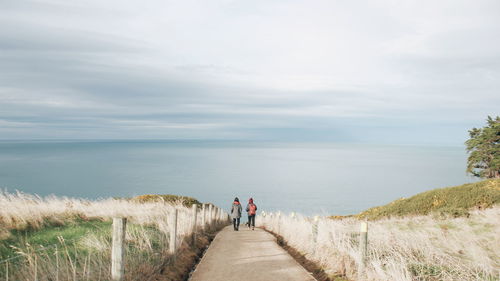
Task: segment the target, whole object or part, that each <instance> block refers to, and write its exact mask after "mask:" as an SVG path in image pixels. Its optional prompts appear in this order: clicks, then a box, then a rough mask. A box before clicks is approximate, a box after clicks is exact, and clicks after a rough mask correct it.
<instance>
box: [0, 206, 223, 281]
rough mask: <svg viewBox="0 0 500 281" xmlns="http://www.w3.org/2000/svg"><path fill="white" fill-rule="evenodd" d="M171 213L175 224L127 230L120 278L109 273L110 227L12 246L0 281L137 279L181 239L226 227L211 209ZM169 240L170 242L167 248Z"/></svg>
mask: <svg viewBox="0 0 500 281" xmlns="http://www.w3.org/2000/svg"><path fill="white" fill-rule="evenodd" d="M175 213H176V220H175V221H172V216H170V217H166V218H165V220H166V221H165V222H162V223H163V224H162V223H158V224H157V225H140V224H135V223H130V224H128V225H127V228H126V233H124V236H125V240H124V242H125V243H123V247H124V248H123V253H124V255H123V268H125V269H126V270H125V271H126V276H120V278H119V279H114V276H112V273H111V267H112V266H111V265H112V254H111V250H112V244H113V235H115V234H114V233H113V232H112V231H111V229H112V227H111V225H110V226H109V227H106V228H103V229H97V230H96V231H91V232H89V233H87V234H85V235H84V236H82V237H78V238H75V239H71V240H65V239H64V238H63V237H62V236H58V242H57V243H56V244H51V245H30V244H25V245H22V246H15V247H14V246H12V247H11V248H12V250H13V253H15V255H13V256H10V257H7V258H5V259H3V260H0V281H3V280H6V281H17V280H37V281H42V280H56V281H59V280H110V279H113V280H122V279H123V278H125V277H126V279H127V280H141V279H144V278H147V276H148V274H150V275H152V274H155V273H157V272H159V271H160V270H161V268H162V267H164V266H165V264H164V263H165V257H168V256H171V255H172V254H174V255H175V253H176V249H177V248H178V247H179V245H180V243H182V240H183V237H187V236H190V235H192V234H194V233H197V232H209V231H213V230H215V229H217V227H218V225H220V224H224V223H227V214H226V213H224V212H223V211H222V210H221V209H219V208H217V207H215V206H212V205H203V206H202V208H199V207H197V206H193V208H182V209H179V215H178V216H177V211H176V212H175ZM165 224H168V225H169V226H168V227H165V226H164V225H165ZM162 225H163V227H162ZM174 225H175V228H174V227H173V226H174ZM172 241H176V242H174V244H173V245H172V243H171V242H172ZM172 247H173V248H174V249H172Z"/></svg>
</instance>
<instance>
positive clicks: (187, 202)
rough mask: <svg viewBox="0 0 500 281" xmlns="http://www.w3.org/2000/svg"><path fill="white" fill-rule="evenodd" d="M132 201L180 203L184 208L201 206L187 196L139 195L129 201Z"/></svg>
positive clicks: (198, 202)
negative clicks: (194, 205) (195, 205)
mask: <svg viewBox="0 0 500 281" xmlns="http://www.w3.org/2000/svg"><path fill="white" fill-rule="evenodd" d="M131 200H132V201H136V202H140V203H145V202H158V201H164V202H167V203H177V202H180V203H181V204H183V205H184V206H186V207H191V206H192V205H193V204H197V205H201V202H200V201H198V200H196V199H195V198H193V197H188V196H179V195H170V194H166V195H157V194H145V195H140V196H136V197H134V198H132V199H131Z"/></svg>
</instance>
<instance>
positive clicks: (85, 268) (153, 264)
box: [0, 192, 225, 280]
mask: <svg viewBox="0 0 500 281" xmlns="http://www.w3.org/2000/svg"><path fill="white" fill-rule="evenodd" d="M175 210H177V211H178V223H177V234H178V237H179V238H180V239H177V243H178V245H177V246H176V249H181V248H183V244H185V243H186V241H185V240H186V239H182V238H183V237H184V238H187V237H190V236H191V235H192V234H193V233H192V229H193V213H192V209H191V208H188V207H186V206H185V204H183V202H180V201H179V202H139V201H136V200H125V199H102V200H95V201H92V200H83V199H75V198H65V197H55V196H49V197H39V196H36V195H29V194H25V193H20V192H18V193H15V194H13V193H7V192H2V193H0V246H1V247H0V248H2V249H3V250H2V249H0V255H1V256H0V280H6V278H7V277H8V278H9V279H8V280H109V279H110V272H109V271H110V263H111V260H110V259H111V258H110V257H111V222H110V221H111V218H113V217H126V218H127V219H128V225H127V233H126V245H127V249H126V258H125V260H126V267H125V268H126V279H127V280H142V279H145V278H146V279H147V278H153V277H154V276H157V275H164V274H163V273H164V272H163V271H164V270H165V268H166V267H168V266H172V265H173V262H174V259H173V257H172V256H171V254H169V253H168V250H169V249H168V247H169V246H168V245H169V243H168V242H169V240H170V229H171V227H172V223H173V221H172V219H171V218H172V214H173V212H174V211H175ZM213 219H214V220H217V222H218V223H220V224H221V225H222V224H223V223H224V222H225V214H223V213H221V214H220V215H219V217H217V218H215V216H214V217H213ZM207 220H208V216H207ZM202 221H203V220H202V218H201V212H198V219H197V229H200V230H201V229H202V228H203V225H202ZM87 222H95V223H91V224H88V225H87V226H86V227H83V225H85V224H86V223H87ZM78 226H80V227H78ZM219 226H220V225H219ZM216 227H218V226H216ZM75 231H77V232H78V231H79V232H78V233H74V232H75ZM69 233H71V235H70V234H69ZM65 236H66V237H70V238H71V239H69V240H68V239H65V238H64V237H65ZM200 237H202V235H200ZM54 240H55V241H54ZM184 247H185V246H184ZM164 279H165V278H164ZM162 280H163V279H162ZM165 280H168V278H167V279H165Z"/></svg>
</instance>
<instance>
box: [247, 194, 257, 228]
mask: <svg viewBox="0 0 500 281" xmlns="http://www.w3.org/2000/svg"><path fill="white" fill-rule="evenodd" d="M246 210H247V213H248V228H249V229H250V225H251V226H252V230H254V229H255V214H256V213H257V205H255V204H254V203H253V198H250V199H249V200H248V204H247V209H246Z"/></svg>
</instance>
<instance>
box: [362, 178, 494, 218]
mask: <svg viewBox="0 0 500 281" xmlns="http://www.w3.org/2000/svg"><path fill="white" fill-rule="evenodd" d="M499 203H500V179H490V180H484V181H480V182H476V183H468V184H464V185H460V186H453V187H447V188H439V189H434V190H430V191H426V192H423V193H419V194H417V195H415V196H412V197H410V198H401V199H398V200H396V201H393V202H391V203H389V204H387V205H384V206H379V207H374V208H370V209H368V210H366V211H364V212H361V213H359V214H357V215H355V216H354V217H357V218H360V219H369V220H373V219H381V218H386V217H404V216H414V215H429V214H439V215H451V216H455V217H459V216H468V215H469V211H471V210H477V209H479V210H482V209H486V208H490V207H492V206H494V205H496V204H499Z"/></svg>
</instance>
